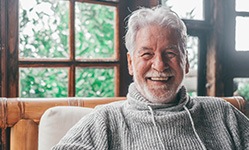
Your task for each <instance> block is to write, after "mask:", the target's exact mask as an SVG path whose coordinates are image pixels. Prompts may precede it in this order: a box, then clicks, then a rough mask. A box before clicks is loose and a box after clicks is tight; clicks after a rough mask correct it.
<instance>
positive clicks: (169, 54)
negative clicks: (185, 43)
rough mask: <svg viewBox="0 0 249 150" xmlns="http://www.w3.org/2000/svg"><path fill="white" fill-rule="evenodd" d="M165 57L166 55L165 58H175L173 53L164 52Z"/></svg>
mask: <svg viewBox="0 0 249 150" xmlns="http://www.w3.org/2000/svg"><path fill="white" fill-rule="evenodd" d="M165 55H166V57H167V58H169V59H171V58H173V57H175V56H176V53H174V52H166V53H165Z"/></svg>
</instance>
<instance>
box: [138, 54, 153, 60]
mask: <svg viewBox="0 0 249 150" xmlns="http://www.w3.org/2000/svg"><path fill="white" fill-rule="evenodd" d="M141 57H143V58H145V59H149V58H151V57H153V53H143V54H141Z"/></svg>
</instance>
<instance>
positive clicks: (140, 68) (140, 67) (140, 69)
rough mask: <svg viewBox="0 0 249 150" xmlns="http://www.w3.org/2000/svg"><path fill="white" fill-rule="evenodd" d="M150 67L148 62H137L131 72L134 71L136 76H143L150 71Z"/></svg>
mask: <svg viewBox="0 0 249 150" xmlns="http://www.w3.org/2000/svg"><path fill="white" fill-rule="evenodd" d="M150 66H151V65H149V63H148V62H144V61H141V60H140V61H137V62H135V63H134V66H133V70H134V69H135V70H134V71H136V73H137V74H140V75H143V74H145V73H146V72H147V71H148V70H150Z"/></svg>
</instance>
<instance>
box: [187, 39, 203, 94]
mask: <svg viewBox="0 0 249 150" xmlns="http://www.w3.org/2000/svg"><path fill="white" fill-rule="evenodd" d="M198 42H199V40H198V37H193V36H189V37H188V43H187V50H188V59H189V65H190V69H189V73H188V74H187V75H186V78H185V81H184V84H185V85H186V87H187V90H188V93H189V94H190V95H191V96H196V95H197V77H198V76H197V69H198V44H199V43H198Z"/></svg>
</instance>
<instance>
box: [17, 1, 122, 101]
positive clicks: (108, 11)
mask: <svg viewBox="0 0 249 150" xmlns="http://www.w3.org/2000/svg"><path fill="white" fill-rule="evenodd" d="M19 3H20V5H19V12H20V13H19V39H20V44H19V67H20V68H19V75H20V76H19V83H20V84H19V96H20V97H67V96H78V97H113V96H118V95H119V82H118V81H119V79H118V77H119V62H118V61H119V55H118V54H119V48H118V45H119V43H118V38H119V37H118V34H117V33H118V32H117V30H118V26H117V25H118V24H117V23H116V22H117V18H116V17H117V16H118V14H117V13H118V11H117V6H118V2H108V1H103V2H101V3H96V2H94V3H90V2H81V1H76V2H71V3H70V2H69V1H60V0H53V1H41V0H31V1H29V2H27V1H26V0H19Z"/></svg>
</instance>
